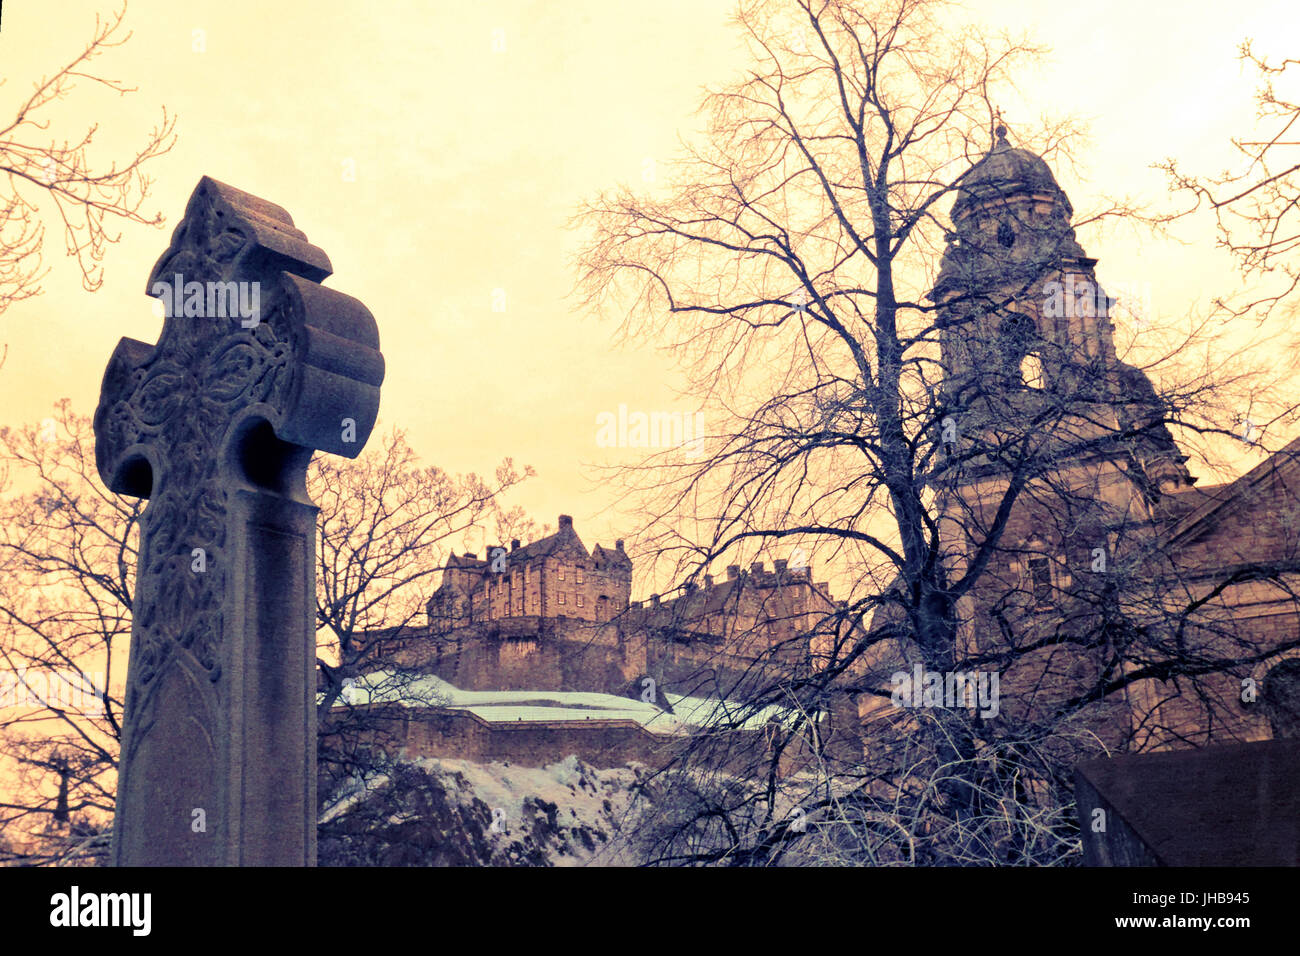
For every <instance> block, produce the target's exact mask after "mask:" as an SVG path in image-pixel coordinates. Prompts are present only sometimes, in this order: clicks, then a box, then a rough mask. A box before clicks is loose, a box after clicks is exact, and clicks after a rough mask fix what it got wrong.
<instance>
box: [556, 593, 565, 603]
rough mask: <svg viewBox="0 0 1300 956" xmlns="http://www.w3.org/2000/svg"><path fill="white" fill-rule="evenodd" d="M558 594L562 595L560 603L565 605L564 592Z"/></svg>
mask: <svg viewBox="0 0 1300 956" xmlns="http://www.w3.org/2000/svg"><path fill="white" fill-rule="evenodd" d="M557 593H558V594H559V595H560V598H559V600H560V603H561V604H563V603H564V592H563V591H559V592H557Z"/></svg>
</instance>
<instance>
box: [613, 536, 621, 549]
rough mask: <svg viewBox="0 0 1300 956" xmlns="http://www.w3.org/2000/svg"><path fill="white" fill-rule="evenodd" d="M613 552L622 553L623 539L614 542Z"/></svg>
mask: <svg viewBox="0 0 1300 956" xmlns="http://www.w3.org/2000/svg"><path fill="white" fill-rule="evenodd" d="M614 550H615V551H622V550H623V539H622V538H619V539H618V540H617V541H615V542H614Z"/></svg>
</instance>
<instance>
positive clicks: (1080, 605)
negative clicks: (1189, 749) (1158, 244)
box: [930, 125, 1194, 727]
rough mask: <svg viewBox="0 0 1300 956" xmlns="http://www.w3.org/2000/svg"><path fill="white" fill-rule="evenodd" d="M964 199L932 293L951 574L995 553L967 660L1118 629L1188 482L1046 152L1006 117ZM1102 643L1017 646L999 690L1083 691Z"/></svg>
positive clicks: (971, 624) (966, 621)
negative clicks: (1173, 497) (1166, 508)
mask: <svg viewBox="0 0 1300 956" xmlns="http://www.w3.org/2000/svg"><path fill="white" fill-rule="evenodd" d="M955 192H956V193H957V196H956V199H955V202H954V204H953V207H952V213H951V221H952V230H951V232H950V233H949V235H948V237H947V238H948V243H947V248H946V251H945V254H944V256H943V260H942V265H941V268H940V272H939V275H938V278H937V280H936V282H935V285H934V288H933V290H932V292H931V294H930V299H931V301H932V302H933V303H934V308H935V310H936V315H937V325H938V328H939V345H940V355H941V362H942V368H943V381H942V386H941V397H940V412H939V415H940V422H939V424H940V426H941V433H942V438H941V442H942V445H943V448H944V449H945V453H946V455H945V459H944V460H945V463H946V464H945V467H944V468H943V470H942V477H941V478H940V480H939V482H938V485H939V487H938V488H937V491H938V493H939V501H940V506H939V511H940V529H941V538H942V546H943V551H944V558H945V564H946V565H947V567H948V572H949V580H950V581H955V580H959V579H960V577H961V576H962V575H963V573H964V572H965V571H966V570H967V569H969V567H970V566H971V562H972V561H973V560H974V558H975V555H977V554H981V553H982V554H983V560H985V561H986V562H987V564H986V567H985V570H984V571H983V572H982V573H981V576H980V583H979V584H978V585H977V587H976V588H975V589H974V590H973V591H972V592H970V593H968V594H967V595H966V596H965V597H964V598H962V599H961V600H960V601H959V602H958V604H957V612H958V616H959V619H960V622H961V624H960V629H959V631H960V635H961V637H960V639H959V640H960V643H961V644H963V645H964V646H963V647H960V648H959V649H958V650H959V654H960V653H962V652H964V653H965V654H972V653H975V654H978V653H981V652H984V651H993V650H996V648H997V647H998V646H999V644H1000V643H1002V642H1007V641H1031V642H1034V643H1035V644H1038V643H1042V644H1044V645H1052V644H1053V640H1052V635H1053V634H1055V635H1056V636H1058V637H1059V636H1061V635H1062V634H1063V630H1062V628H1069V627H1077V628H1078V633H1080V634H1087V635H1098V634H1100V635H1103V638H1102V639H1103V640H1110V639H1111V638H1110V637H1109V636H1108V635H1110V634H1111V632H1112V630H1114V628H1112V625H1111V624H1110V623H1108V622H1109V621H1110V620H1111V615H1112V611H1116V613H1115V614H1114V617H1115V619H1118V620H1123V619H1124V615H1123V614H1122V613H1118V611H1117V609H1115V608H1114V607H1112V605H1114V603H1115V601H1116V600H1118V598H1115V595H1118V594H1120V593H1127V592H1126V591H1125V587H1126V585H1127V584H1128V583H1129V582H1127V581H1126V580H1125V576H1126V575H1127V576H1129V577H1131V578H1138V577H1140V575H1141V573H1142V572H1141V570H1140V568H1141V562H1142V560H1143V555H1144V553H1145V551H1146V550H1149V541H1148V540H1147V539H1148V538H1149V537H1150V529H1151V528H1152V526H1153V518H1154V507H1155V504H1156V502H1157V501H1158V500H1159V499H1160V498H1161V497H1162V496H1164V495H1167V494H1169V493H1172V492H1175V491H1177V490H1179V489H1183V488H1186V487H1188V486H1189V485H1190V484H1191V483H1192V482H1193V481H1194V479H1193V478H1192V477H1191V476H1190V474H1189V473H1188V471H1187V468H1186V467H1185V464H1184V463H1185V461H1186V456H1184V455H1183V454H1182V453H1181V452H1180V451H1179V449H1178V447H1177V445H1176V444H1175V443H1174V441H1173V438H1172V436H1171V435H1170V433H1169V431H1168V430H1167V428H1166V427H1165V425H1164V420H1165V417H1166V412H1165V408H1164V406H1163V405H1162V404H1161V402H1160V400H1159V398H1158V396H1157V394H1156V391H1155V389H1154V388H1153V386H1152V384H1151V382H1150V380H1149V379H1148V378H1147V376H1146V375H1145V373H1143V372H1142V371H1141V370H1140V369H1137V368H1134V367H1132V366H1130V365H1128V364H1126V363H1125V362H1123V361H1121V360H1120V358H1119V356H1118V355H1117V352H1116V347H1115V336H1114V327H1113V325H1112V322H1111V306H1112V304H1113V303H1112V301H1111V299H1110V298H1109V297H1108V296H1107V295H1106V293H1105V292H1104V291H1103V290H1102V289H1101V287H1100V286H1099V285H1098V283H1097V277H1096V265H1097V260H1096V259H1094V258H1090V257H1089V256H1088V255H1087V254H1086V252H1085V251H1084V249H1083V248H1082V246H1080V244H1079V242H1078V240H1077V238H1076V235H1075V230H1074V228H1073V226H1072V225H1071V219H1072V216H1073V214H1074V209H1073V206H1072V205H1071V203H1070V200H1069V198H1068V197H1067V196H1066V194H1065V192H1064V190H1062V189H1061V187H1060V185H1059V184H1058V183H1057V182H1056V179H1055V177H1054V176H1053V175H1052V172H1051V170H1050V168H1049V167H1048V165H1047V163H1046V162H1044V160H1043V159H1042V157H1040V156H1038V155H1035V154H1034V153H1032V152H1030V151H1028V150H1024V149H1017V148H1014V147H1012V146H1011V145H1010V144H1009V143H1008V142H1007V130H1006V128H1005V127H1004V126H1001V125H999V126H998V128H997V131H996V138H995V141H994V143H993V146H992V148H991V149H990V150H989V151H988V153H987V154H986V155H985V156H984V157H983V158H982V159H980V160H979V161H978V162H977V163H975V165H974V166H972V167H971V169H970V170H969V171H968V172H967V173H966V174H965V175H964V176H962V177H961V179H959V180H958V182H957V183H956V188H955ZM1008 489H1013V493H1014V494H1015V501H1014V505H1013V506H1012V507H1011V508H1010V509H1009V510H1008V509H1006V508H1003V507H1002V506H1003V504H1004V502H1005V500H1006V498H1007V494H1008ZM1014 489H1018V490H1014ZM1143 536H1146V537H1145V538H1144V537H1143ZM1062 621H1064V622H1065V624H1062ZM1115 639H1116V640H1122V639H1124V638H1123V637H1122V635H1121V636H1118V637H1116V638H1115ZM1091 640H1092V638H1091V637H1090V638H1089V639H1088V640H1086V641H1079V642H1076V643H1074V644H1071V642H1070V641H1069V640H1065V641H1062V642H1061V644H1060V645H1058V646H1045V647H1044V650H1043V653H1042V654H1041V655H1035V656H1030V657H1025V656H1017V657H1016V658H1015V659H1016V661H1017V664H1016V666H1017V667H1018V668H1020V669H1021V673H1020V675H1019V679H1018V676H1017V675H1016V674H1004V675H1003V690H1004V693H1005V692H1007V691H1011V692H1012V693H1013V694H1014V693H1015V688H1016V686H1017V684H1018V683H1019V684H1020V686H1022V687H1029V686H1034V687H1037V686H1040V685H1039V684H1038V683H1036V682H1042V685H1043V686H1046V684H1047V683H1049V682H1051V681H1052V680H1053V679H1055V680H1056V681H1057V683H1056V685H1055V686H1056V687H1057V689H1058V690H1060V682H1062V681H1063V682H1066V683H1070V682H1071V681H1074V680H1078V681H1080V682H1081V683H1080V686H1082V683H1084V682H1086V680H1087V677H1086V675H1087V674H1088V672H1089V671H1090V670H1091V667H1090V664H1089V661H1090V660H1091V661H1093V662H1095V661H1096V660H1097V659H1099V658H1100V657H1101V656H1104V655H1103V654H1102V651H1103V650H1104V648H1098V647H1097V646H1096V645H1095V644H1089V641H1091ZM1081 648H1091V649H1090V650H1084V649H1081ZM1045 676H1046V677H1047V680H1044V677H1045ZM1031 706H1032V705H1031ZM1114 716H1115V715H1113V714H1112V715H1110V717H1109V719H1110V720H1111V723H1110V724H1109V726H1112V727H1113V726H1116V724H1115V723H1114V721H1113V718H1114ZM1127 723H1128V722H1127V720H1121V721H1119V724H1120V725H1127Z"/></svg>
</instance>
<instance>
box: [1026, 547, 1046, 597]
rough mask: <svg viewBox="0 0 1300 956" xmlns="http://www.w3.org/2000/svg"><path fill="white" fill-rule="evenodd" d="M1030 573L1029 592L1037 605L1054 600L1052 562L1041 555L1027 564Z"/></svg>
mask: <svg viewBox="0 0 1300 956" xmlns="http://www.w3.org/2000/svg"><path fill="white" fill-rule="evenodd" d="M1026 567H1027V568H1028V571H1029V591H1030V593H1031V594H1032V595H1033V597H1034V601H1035V603H1038V604H1042V603H1045V602H1047V601H1050V600H1051V598H1052V562H1051V561H1049V560H1048V559H1047V558H1045V557H1042V556H1041V555H1039V556H1036V557H1032V558H1030V559H1029V560H1028V562H1026Z"/></svg>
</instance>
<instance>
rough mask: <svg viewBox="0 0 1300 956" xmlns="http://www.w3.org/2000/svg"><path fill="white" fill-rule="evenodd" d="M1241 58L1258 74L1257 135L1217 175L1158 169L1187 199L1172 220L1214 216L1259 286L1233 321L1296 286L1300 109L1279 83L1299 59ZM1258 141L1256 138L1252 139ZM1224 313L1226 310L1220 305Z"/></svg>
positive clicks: (1167, 164) (1240, 144)
mask: <svg viewBox="0 0 1300 956" xmlns="http://www.w3.org/2000/svg"><path fill="white" fill-rule="evenodd" d="M1240 56H1241V59H1242V60H1243V61H1244V62H1246V63H1249V64H1251V65H1252V66H1253V67H1254V68H1255V69H1256V70H1257V71H1258V73H1259V75H1260V79H1261V83H1260V87H1259V89H1258V91H1257V92H1256V95H1255V120H1256V122H1255V130H1254V131H1252V132H1251V133H1250V134H1247V136H1249V137H1250V138H1247V136H1241V137H1234V138H1233V140H1232V145H1233V148H1234V149H1235V150H1236V151H1237V153H1238V154H1239V159H1240V164H1239V166H1238V168H1236V169H1235V170H1228V171H1226V172H1224V173H1222V174H1220V175H1218V176H1198V175H1194V174H1191V173H1185V172H1184V171H1183V170H1182V168H1181V167H1180V166H1179V164H1178V161H1177V160H1176V159H1167V160H1165V161H1164V162H1163V163H1160V164H1159V166H1160V168H1162V169H1163V170H1164V171H1165V173H1166V174H1167V175H1168V177H1169V181H1170V184H1171V186H1172V187H1173V188H1174V190H1175V191H1177V192H1179V193H1182V194H1184V195H1186V196H1189V197H1190V198H1191V199H1192V200H1193V204H1192V206H1191V207H1190V208H1188V209H1186V210H1183V211H1181V212H1179V213H1177V214H1175V215H1173V216H1171V217H1170V219H1171V220H1172V219H1175V218H1182V217H1184V216H1187V215H1190V214H1192V213H1195V212H1198V211H1202V210H1209V211H1210V212H1211V213H1212V214H1213V215H1214V217H1215V222H1216V225H1217V228H1218V241H1219V245H1220V246H1221V247H1223V248H1225V249H1227V250H1228V251H1229V252H1231V253H1232V254H1233V255H1234V256H1235V257H1236V259H1237V261H1238V262H1239V264H1240V266H1241V269H1242V272H1243V274H1245V275H1246V276H1247V277H1251V278H1254V279H1257V280H1267V281H1263V282H1261V283H1260V284H1261V285H1262V289H1259V290H1258V291H1259V293H1260V294H1258V295H1257V296H1256V297H1252V298H1248V299H1247V300H1246V301H1244V302H1242V303H1240V304H1235V305H1233V306H1231V307H1230V308H1231V310H1232V311H1233V312H1235V313H1236V314H1239V315H1245V314H1254V315H1257V316H1265V315H1267V314H1268V313H1269V312H1271V311H1272V310H1273V308H1274V307H1275V306H1277V305H1278V304H1279V303H1284V302H1287V301H1288V300H1289V299H1290V297H1291V296H1292V295H1293V294H1294V293H1295V291H1296V287H1297V285H1300V267H1297V265H1296V262H1297V253H1298V252H1300V102H1296V101H1295V100H1294V99H1291V98H1289V97H1288V96H1286V95H1283V94H1281V93H1279V92H1278V90H1277V87H1276V83H1277V81H1279V80H1287V79H1291V80H1294V78H1295V76H1296V73H1295V72H1294V71H1295V70H1296V68H1297V67H1300V60H1297V59H1294V58H1288V59H1284V60H1282V61H1281V62H1280V63H1270V62H1269V61H1268V59H1267V58H1266V57H1260V56H1258V55H1257V54H1256V53H1255V52H1254V50H1253V49H1252V44H1251V42H1250V41H1249V40H1248V41H1246V42H1244V43H1242V45H1241V53H1240ZM1257 137H1258V138H1257ZM1224 308H1229V307H1228V306H1226V305H1225V306H1224Z"/></svg>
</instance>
